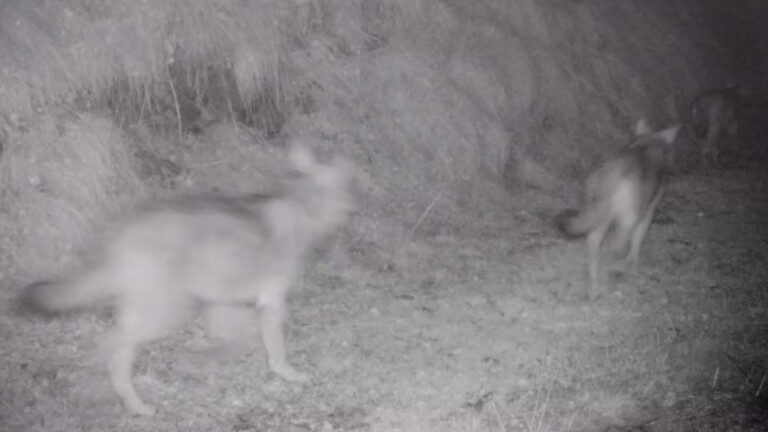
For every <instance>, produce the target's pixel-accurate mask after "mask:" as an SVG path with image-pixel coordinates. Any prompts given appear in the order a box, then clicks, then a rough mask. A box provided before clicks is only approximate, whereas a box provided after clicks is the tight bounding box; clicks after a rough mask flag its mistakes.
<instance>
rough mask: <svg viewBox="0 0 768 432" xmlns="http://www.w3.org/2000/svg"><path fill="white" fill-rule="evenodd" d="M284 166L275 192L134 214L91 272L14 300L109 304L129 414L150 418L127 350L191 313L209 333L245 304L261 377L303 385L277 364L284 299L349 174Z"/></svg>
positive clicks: (331, 217)
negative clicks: (256, 325)
mask: <svg viewBox="0 0 768 432" xmlns="http://www.w3.org/2000/svg"><path fill="white" fill-rule="evenodd" d="M290 159H291V162H292V165H293V167H294V168H295V171H296V178H295V179H293V182H292V183H291V184H290V186H289V187H288V188H287V191H286V192H285V193H284V194H282V195H279V196H262V195H251V196H241V197H232V198H222V197H187V198H178V199H176V200H171V201H170V202H167V203H164V204H162V205H155V206H152V207H148V208H145V209H143V210H140V211H138V212H137V213H136V214H135V215H133V216H132V217H129V218H127V219H126V220H124V221H123V222H122V223H120V224H119V226H118V228H117V230H116V231H115V232H114V233H113V235H112V236H110V237H109V238H108V239H107V240H106V241H105V242H104V245H103V247H104V253H103V257H102V259H101V261H100V264H99V265H97V266H94V267H93V268H92V269H90V271H88V272H86V273H84V274H83V275H82V276H81V277H79V278H76V279H72V280H69V281H66V282H62V283H38V284H34V285H30V286H28V287H27V288H26V289H25V291H24V292H23V293H22V301H23V302H24V303H25V304H26V305H27V306H30V307H32V308H36V309H37V310H38V311H40V312H48V313H56V312H62V311H65V310H69V309H73V308H77V307H80V306H85V305H88V304H90V303H93V302H95V301H97V300H99V299H102V298H104V297H115V298H116V303H117V306H118V313H117V322H116V326H115V328H114V330H113V332H112V333H111V334H110V337H109V338H108V348H109V349H110V359H109V374H110V379H111V381H112V385H113V387H114V389H115V392H116V393H117V394H118V395H119V396H120V398H121V399H122V401H123V403H124V404H125V406H126V408H127V409H128V410H130V411H131V412H133V413H137V414H141V415H152V414H153V413H154V409H153V408H152V407H151V406H149V405H147V404H145V403H144V402H142V401H141V399H140V398H139V396H138V394H137V393H136V391H135V390H134V388H133V385H132V383H131V369H132V367H133V362H134V359H135V357H136V351H137V350H138V349H139V348H140V347H141V345H142V344H145V343H147V342H149V341H152V340H155V339H158V338H160V337H162V336H164V335H165V334H167V333H168V332H169V331H171V330H172V329H173V328H174V327H176V326H177V325H179V324H181V323H182V322H183V321H184V320H185V318H188V317H189V315H190V313H191V312H192V311H193V310H195V307H196V306H197V305H203V306H204V310H205V312H206V314H207V317H208V319H209V322H208V324H209V330H210V331H215V328H214V327H215V326H216V325H217V320H219V321H220V320H221V319H226V317H227V316H228V315H232V316H236V315H237V314H239V313H240V312H241V309H242V308H243V307H244V305H247V304H253V303H255V304H256V305H257V306H258V308H259V316H260V322H261V327H262V329H261V331H262V338H263V342H264V346H265V348H266V351H267V354H268V363H269V367H270V369H272V370H273V371H274V372H275V373H276V374H277V375H279V376H281V377H282V378H284V379H286V380H288V381H298V382H302V381H306V380H308V379H309V375H307V374H305V373H303V372H300V371H298V370H296V369H294V368H293V366H291V365H290V364H289V363H288V361H287V360H286V355H285V347H284V342H283V340H284V337H283V319H284V315H285V301H286V294H287V292H288V288H289V286H290V284H291V282H292V280H293V278H294V276H295V275H296V273H297V271H298V269H299V265H300V263H301V260H302V257H303V255H305V253H307V251H308V250H309V248H310V246H311V244H312V243H313V241H315V240H317V239H318V237H320V236H322V235H323V234H325V233H327V232H329V231H330V230H332V229H333V228H335V227H337V226H339V225H340V224H341V223H343V221H344V220H345V217H346V216H347V214H348V212H349V211H351V209H352V199H351V194H350V193H349V191H348V188H347V183H348V177H349V175H350V172H349V171H350V167H349V166H348V164H347V163H346V161H344V160H339V159H337V160H335V161H334V163H332V164H330V165H325V164H321V163H318V162H317V161H316V160H315V159H314V157H313V156H312V154H311V152H310V151H309V150H306V149H304V148H301V147H296V148H294V150H293V151H292V152H291V154H290ZM218 324H221V322H219V323H218Z"/></svg>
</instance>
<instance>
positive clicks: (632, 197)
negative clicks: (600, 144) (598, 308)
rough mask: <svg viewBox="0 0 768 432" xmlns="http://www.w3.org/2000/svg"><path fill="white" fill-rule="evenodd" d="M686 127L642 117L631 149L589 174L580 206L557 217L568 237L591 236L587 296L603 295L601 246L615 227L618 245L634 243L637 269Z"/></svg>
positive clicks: (630, 254)
mask: <svg viewBox="0 0 768 432" xmlns="http://www.w3.org/2000/svg"><path fill="white" fill-rule="evenodd" d="M681 127H682V125H681V124H678V125H675V126H672V127H669V128H667V129H664V130H661V131H655V132H654V131H651V130H650V128H649V127H648V123H647V122H646V121H645V120H644V119H641V120H639V121H638V122H637V125H636V127H635V136H634V138H633V139H632V142H631V145H630V146H629V148H627V149H625V150H624V151H622V152H621V153H619V154H618V155H617V156H616V157H614V158H612V159H610V160H608V161H607V162H606V163H604V164H603V165H602V166H600V167H599V168H598V169H597V170H595V171H594V172H592V173H591V174H590V175H589V176H588V177H587V179H586V182H585V188H584V189H585V193H584V202H583V205H582V207H581V210H578V211H577V210H572V209H568V210H563V211H562V212H560V213H559V214H558V215H557V216H556V217H555V220H554V222H555V225H556V227H557V228H559V230H560V231H561V232H562V233H564V234H565V235H566V236H567V237H569V238H578V237H582V236H586V243H587V253H588V259H589V279H590V288H589V291H588V293H587V298H588V299H590V300H594V299H596V298H597V297H598V296H599V295H601V294H602V288H601V284H600V279H601V270H600V249H601V245H602V243H603V238H604V237H605V235H606V233H608V232H609V230H613V231H612V233H613V234H614V235H615V237H614V239H615V240H616V241H615V245H617V246H620V247H621V248H622V249H624V250H625V251H627V243H629V245H628V246H629V248H628V251H627V252H626V255H625V256H624V262H625V264H628V265H629V267H630V269H631V270H632V271H636V270H637V267H638V264H639V257H638V254H639V252H640V246H641V245H642V242H643V239H644V237H645V234H646V232H647V231H648V226H649V225H650V224H651V219H652V218H653V212H654V210H655V209H656V206H657V205H658V204H659V201H660V200H661V197H662V195H663V193H664V189H665V187H666V185H667V183H668V180H669V177H670V175H671V173H672V169H673V163H674V146H673V145H672V144H673V143H674V141H675V139H676V138H677V134H678V132H679V131H680V129H681Z"/></svg>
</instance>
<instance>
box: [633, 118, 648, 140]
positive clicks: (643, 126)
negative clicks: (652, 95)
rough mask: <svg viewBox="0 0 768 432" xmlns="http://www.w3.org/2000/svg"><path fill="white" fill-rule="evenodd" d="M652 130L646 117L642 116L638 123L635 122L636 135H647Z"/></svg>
mask: <svg viewBox="0 0 768 432" xmlns="http://www.w3.org/2000/svg"><path fill="white" fill-rule="evenodd" d="M650 132H651V127H650V126H648V121H647V120H646V119H644V118H641V119H640V120H638V121H637V124H635V136H636V137H638V136H640V135H645V134H647V133H650Z"/></svg>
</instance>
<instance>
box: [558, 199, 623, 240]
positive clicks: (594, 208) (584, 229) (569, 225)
mask: <svg viewBox="0 0 768 432" xmlns="http://www.w3.org/2000/svg"><path fill="white" fill-rule="evenodd" d="M609 217H610V212H609V211H608V208H607V203H605V202H602V203H596V204H594V205H591V206H587V207H585V208H584V209H582V210H574V209H565V210H563V211H561V212H560V213H558V214H557V216H555V218H554V221H553V222H554V225H555V227H556V228H557V229H558V230H559V231H560V232H561V233H562V234H563V235H565V236H566V237H568V238H571V239H575V238H579V237H583V236H584V235H586V234H587V233H589V232H590V231H592V230H594V229H595V228H597V227H598V226H600V225H602V224H604V223H608V218H609Z"/></svg>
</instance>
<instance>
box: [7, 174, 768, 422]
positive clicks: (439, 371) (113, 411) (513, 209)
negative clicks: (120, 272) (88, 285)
mask: <svg viewBox="0 0 768 432" xmlns="http://www.w3.org/2000/svg"><path fill="white" fill-rule="evenodd" d="M767 177H768V176H766V174H765V173H764V172H761V171H760V170H759V169H750V170H746V169H745V170H734V171H726V172H722V173H717V174H715V175H707V176H703V175H689V176H683V177H681V178H680V179H679V180H678V181H677V182H676V183H675V184H674V185H673V187H672V188H671V191H670V192H669V194H668V195H667V196H666V199H665V200H664V201H663V204H662V205H661V207H660V209H659V211H658V212H657V214H656V218H655V223H654V225H653V226H652V228H651V230H650V233H649V236H648V238H647V241H646V244H645V248H644V251H643V255H642V256H643V261H644V262H643V265H642V269H641V272H640V273H641V274H640V275H638V276H619V275H614V276H613V278H612V284H611V294H610V295H609V296H607V297H604V298H601V299H599V300H598V301H596V302H595V303H588V302H586V301H584V300H583V299H582V297H581V296H582V294H583V292H584V286H585V282H586V276H585V263H584V253H583V252H584V245H583V244H582V243H581V242H574V243H569V242H566V241H565V240H561V239H560V238H558V237H557V235H556V234H555V233H554V232H553V231H552V230H551V229H550V228H549V227H548V225H547V223H546V221H547V220H548V217H550V216H551V215H552V214H554V213H555V212H556V211H557V210H558V207H559V206H560V205H562V203H561V202H560V200H558V199H555V198H552V197H547V196H545V195H544V194H543V193H540V192H536V191H517V192H515V191H512V192H510V193H509V194H508V195H507V196H506V200H500V201H499V203H497V204H498V205H497V206H496V207H495V208H494V209H486V210H484V215H483V216H482V217H478V219H477V220H476V223H474V224H473V225H472V228H471V229H466V230H449V229H443V230H441V229H433V230H427V229H425V230H424V231H419V230H417V231H416V232H415V233H414V235H413V236H412V237H411V238H410V239H409V241H408V242H407V243H404V244H403V247H402V250H401V252H400V254H401V255H400V256H399V257H397V259H395V260H393V261H392V262H393V263H392V264H388V265H383V266H382V268H381V269H380V270H379V271H378V272H375V273H371V272H360V271H358V270H357V269H355V265H356V262H357V261H360V262H364V261H366V260H369V261H370V259H371V258H370V256H376V253H377V251H375V250H370V248H368V247H367V246H366V245H359V244H357V245H356V244H354V243H353V244H352V245H351V246H349V247H350V248H352V249H354V251H355V253H356V254H357V256H358V258H357V261H356V259H352V260H351V262H350V263H349V264H348V266H349V267H348V268H346V269H343V270H342V271H339V269H338V268H332V266H329V265H327V263H326V262H325V260H324V257H323V256H322V255H320V256H319V257H317V258H315V259H314V260H312V262H311V263H310V265H309V266H308V267H309V268H308V270H307V272H306V273H305V275H304V276H303V277H302V278H301V279H300V280H299V281H298V283H297V286H296V289H295V291H294V293H293V296H292V298H291V301H290V310H291V316H290V320H289V323H288V327H287V329H288V348H289V351H290V358H291V359H292V360H293V362H294V363H295V364H296V365H297V366H299V367H301V368H303V369H305V370H309V371H311V372H312V373H313V374H314V380H313V381H312V382H311V383H310V384H306V385H298V384H290V383H286V382H284V381H282V380H280V379H279V378H277V377H276V376H275V375H274V374H272V373H271V372H269V371H268V369H267V367H266V361H265V355H264V351H263V348H262V347H261V344H260V340H259V338H258V337H256V336H255V335H253V337H250V338H249V339H248V340H249V341H250V342H248V344H247V345H248V346H247V353H246V354H233V355H229V356H224V357H223V358H218V357H221V356H215V355H211V354H207V352H208V351H210V344H209V343H208V342H207V340H206V337H205V336H204V332H203V330H202V328H201V326H200V323H199V322H195V323H192V324H190V325H189V326H187V327H185V328H184V329H182V330H180V331H178V332H176V333H175V334H174V335H173V336H172V337H170V338H168V339H166V340H163V341H161V342H159V343H156V344H153V345H151V346H150V347H149V348H148V349H147V350H145V351H144V353H143V354H142V355H141V356H140V358H139V360H138V362H137V366H136V369H135V383H136V386H137V389H138V392H139V393H140V394H141V395H142V396H143V397H144V398H145V399H146V400H147V401H149V402H151V403H153V404H155V405H157V406H158V407H159V412H158V414H157V416H156V417H154V418H137V417H131V416H129V415H126V414H125V413H124V410H123V408H122V407H121V406H120V403H119V401H118V399H117V397H116V396H114V394H113V392H112V390H111V388H110V386H109V384H108V379H107V376H106V372H105V368H104V367H103V366H102V364H101V363H99V362H98V361H96V360H94V355H95V353H96V347H97V338H98V337H99V336H100V335H102V334H104V332H105V330H106V329H107V328H108V325H109V323H110V317H109V314H108V313H105V312H104V311H94V312H93V313H85V314H81V315H76V316H74V317H67V318H61V319H55V320H46V319H41V318H36V317H30V316H18V315H14V314H11V313H9V312H10V311H9V308H7V307H4V308H3V309H4V311H3V313H2V315H0V336H1V337H2V341H3V342H2V344H0V360H1V361H0V382H2V386H0V425H2V427H1V428H0V429H2V430H4V431H22V430H24V431H26V430H46V431H48V430H50V431H54V430H55V431H71V430H137V431H165V430H184V431H209V430H231V431H267V430H275V431H333V430H339V431H342V430H360V431H368V430H374V431H389V430H427V431H429V430H434V431H438V430H440V431H443V430H461V431H485V430H497V431H516V430H521V431H566V430H637V431H640V430H643V431H665V430H680V431H684V430H704V431H709V430H712V431H714V430H750V431H752V430H754V431H756V430H763V428H765V427H766V426H765V424H766V423H760V422H765V420H766V418H767V417H766V415H765V408H766V405H767V404H768V402H767V400H766V393H768V382H767V381H768V377H767V375H768V364H766V343H765V342H766V339H765V338H766V334H768V314H767V313H766V311H767V310H768V290H766V282H767V281H768V275H767V274H766V272H767V271H768V270H767V269H766V265H765V263H766V262H768V256H766V255H767V253H766V252H765V251H766V246H768V228H766V221H768V206H766V204H768V203H767V202H766V200H767V199H768V190H766V184H768V183H767V182H766V180H768V178H767ZM433 211H436V212H437V211H439V204H436V205H435V208H434V209H433ZM428 217H429V215H428V216H427V218H428ZM425 219H426V218H425ZM424 226H428V224H427V223H426V222H424ZM337 240H338V239H337ZM336 243H338V242H336ZM331 244H334V242H333V241H332V242H331ZM3 292H6V293H11V294H12V293H15V292H17V290H16V289H10V290H3Z"/></svg>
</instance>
